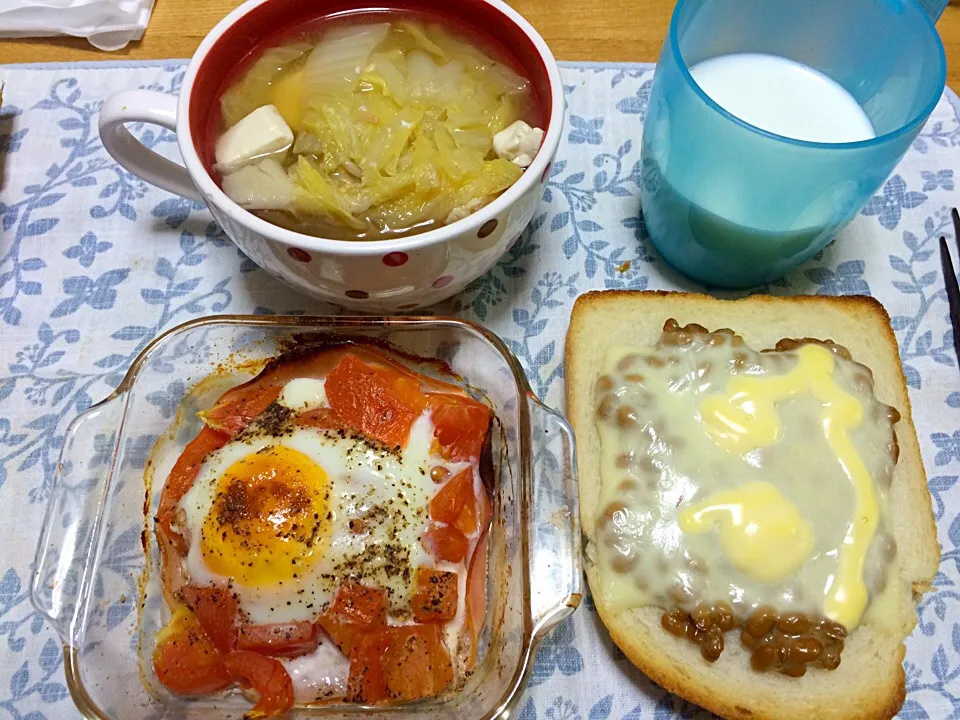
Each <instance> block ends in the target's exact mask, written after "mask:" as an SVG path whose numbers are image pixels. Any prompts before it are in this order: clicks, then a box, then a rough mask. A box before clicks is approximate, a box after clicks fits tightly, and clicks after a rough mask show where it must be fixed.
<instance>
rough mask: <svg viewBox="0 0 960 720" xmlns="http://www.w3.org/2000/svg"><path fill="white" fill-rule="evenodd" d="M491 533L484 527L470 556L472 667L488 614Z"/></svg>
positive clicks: (468, 612) (468, 581)
mask: <svg viewBox="0 0 960 720" xmlns="http://www.w3.org/2000/svg"><path fill="white" fill-rule="evenodd" d="M489 539H490V535H489V532H488V530H487V528H484V530H483V534H482V535H481V536H480V542H478V543H477V547H476V548H475V549H474V551H473V557H471V558H470V569H469V571H468V572H467V597H466V611H467V631H468V632H469V634H470V655H469V662H468V663H467V667H470V668H472V667H473V666H474V665H475V664H476V662H477V648H478V646H479V642H480V631H481V630H482V629H483V620H484V618H485V617H486V615H487V545H488V543H489Z"/></svg>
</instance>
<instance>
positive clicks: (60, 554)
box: [30, 393, 126, 648]
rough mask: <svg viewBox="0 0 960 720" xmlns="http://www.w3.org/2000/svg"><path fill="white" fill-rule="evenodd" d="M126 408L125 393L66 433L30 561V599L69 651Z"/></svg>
mask: <svg viewBox="0 0 960 720" xmlns="http://www.w3.org/2000/svg"><path fill="white" fill-rule="evenodd" d="M125 405H126V393H122V394H120V395H115V396H113V397H111V398H109V399H107V400H105V401H104V402H102V403H100V404H98V405H95V406H93V407H91V408H89V409H88V410H86V411H85V412H83V413H82V414H81V415H79V416H78V417H77V418H76V419H75V420H74V421H73V422H72V423H71V424H70V427H69V428H68V429H67V433H66V435H65V436H64V440H63V449H62V450H61V451H60V462H59V463H58V464H57V472H56V474H55V475H54V478H53V487H52V488H51V491H50V500H49V503H48V505H47V512H46V515H45V517H44V520H43V533H42V535H41V537H40V542H39V544H38V545H37V553H36V556H35V557H34V561H33V580H32V582H31V585H30V600H31V602H32V603H33V606H34V607H35V608H36V609H37V611H38V612H39V613H40V614H41V615H43V617H44V618H46V620H47V621H48V622H49V623H50V624H51V625H52V626H53V627H54V629H56V631H57V633H58V634H59V635H60V639H61V640H62V641H63V643H64V645H68V646H71V647H74V648H76V647H78V646H79V644H80V641H81V639H82V636H83V631H84V628H83V627H82V624H83V623H82V614H81V613H80V612H79V610H80V609H81V608H83V607H85V605H86V601H87V598H88V596H89V594H90V592H91V591H92V588H93V585H94V582H93V578H92V577H91V574H90V573H91V571H92V567H93V565H94V560H95V557H96V553H97V551H98V547H99V545H100V538H101V534H102V526H101V523H102V517H103V513H102V512H101V510H102V508H103V504H104V502H105V501H106V498H107V496H108V494H109V489H110V481H111V477H112V475H113V465H112V463H111V462H110V458H111V457H115V456H116V450H117V442H118V437H119V432H118V428H120V426H121V420H122V416H123V413H124V406H125Z"/></svg>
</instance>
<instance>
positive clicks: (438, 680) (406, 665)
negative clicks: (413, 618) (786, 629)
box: [380, 625, 453, 700]
mask: <svg viewBox="0 0 960 720" xmlns="http://www.w3.org/2000/svg"><path fill="white" fill-rule="evenodd" d="M388 638H389V640H388V642H387V643H385V648H384V651H383V655H382V656H381V658H380V664H381V667H382V672H383V682H384V685H386V690H387V697H388V698H390V699H391V700H417V699H419V698H424V697H433V696H434V695H436V694H437V693H439V692H440V691H441V690H443V689H444V688H445V687H447V685H449V684H450V682H451V681H452V680H453V666H452V665H451V663H450V655H449V654H447V649H446V648H445V647H444V645H443V630H442V628H441V627H440V626H439V625H406V626H403V627H396V628H390V629H389V632H388Z"/></svg>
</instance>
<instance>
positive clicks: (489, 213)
mask: <svg viewBox="0 0 960 720" xmlns="http://www.w3.org/2000/svg"><path fill="white" fill-rule="evenodd" d="M276 1H277V0H246V2H244V3H243V4H241V5H239V6H237V7H236V8H235V9H234V10H232V11H231V12H230V13H229V14H228V15H226V16H225V17H224V18H223V19H222V20H221V21H220V22H218V23H217V24H216V25H215V26H214V28H213V29H212V30H211V31H210V32H209V33H208V34H207V35H206V37H205V38H204V39H203V41H202V42H201V43H200V46H199V47H198V48H197V51H196V53H195V54H194V56H193V58H192V59H191V61H190V64H189V65H188V67H187V70H186V73H185V74H184V77H183V82H182V84H181V88H180V92H179V96H178V100H177V123H176V124H177V142H178V145H179V149H180V155H181V157H182V159H183V163H184V165H185V166H186V168H187V172H188V173H189V175H190V178H191V180H192V181H193V183H194V184H195V185H196V186H197V189H198V190H199V191H200V194H201V195H202V196H203V197H204V198H205V199H207V200H208V201H209V202H212V203H213V204H214V205H216V207H217V209H218V210H220V211H221V212H223V213H225V214H226V215H227V216H228V217H229V218H230V219H231V220H233V221H234V222H236V223H237V224H239V225H242V226H244V227H246V228H247V229H248V230H251V231H253V232H255V233H257V234H259V235H261V236H263V237H265V238H267V239H269V240H270V241H273V242H277V243H280V244H282V245H285V246H288V247H296V248H301V249H304V250H307V251H311V252H316V253H321V254H322V253H331V254H335V255H347V256H364V255H377V254H382V253H388V252H397V251H412V250H420V249H424V248H427V247H430V246H433V245H438V244H441V243H444V242H446V241H449V240H453V239H455V238H458V237H461V236H467V235H475V234H477V232H478V231H479V229H480V228H481V227H483V225H484V224H486V223H487V222H489V221H490V220H493V219H495V218H497V217H498V216H501V215H503V213H505V212H506V211H507V210H508V209H509V208H510V207H511V206H512V205H514V204H515V203H516V201H517V200H519V199H520V198H521V197H523V195H525V194H526V193H527V192H529V191H530V190H531V189H532V188H533V187H535V186H536V185H537V184H539V183H540V181H541V178H542V176H544V175H545V174H546V172H547V170H548V168H549V166H550V165H551V163H552V162H553V157H554V155H555V154H556V151H557V148H558V147H559V146H560V139H561V135H562V132H563V116H564V105H565V103H564V97H563V82H562V80H561V78H560V68H559V66H558V65H557V61H556V59H555V58H554V56H553V53H552V52H551V50H550V48H549V46H548V45H547V43H546V41H545V40H544V39H543V38H542V37H541V36H540V34H539V33H538V32H537V31H536V30H535V29H534V27H533V26H532V25H531V24H530V23H529V22H528V21H527V20H526V19H525V18H524V17H523V16H522V15H520V13H518V12H517V11H516V10H514V9H513V8H511V7H510V6H509V5H507V4H506V3H505V2H503V1H502V0H476V1H477V2H481V3H483V4H485V5H489V6H491V7H492V8H493V9H495V10H497V11H498V12H499V14H500V16H502V18H503V21H504V22H506V23H512V24H514V25H516V26H517V27H518V28H519V29H520V30H521V31H522V32H523V34H524V35H526V36H527V38H528V39H529V40H530V42H531V43H532V44H533V46H534V48H535V49H536V51H537V54H538V55H539V58H540V60H541V62H542V63H543V66H544V68H545V69H546V73H547V85H548V88H549V93H550V98H549V99H550V116H549V118H547V123H546V128H545V129H544V135H543V141H542V143H541V145H540V149H539V151H538V152H537V154H536V156H535V157H534V159H533V162H532V163H531V164H530V166H529V167H527V168H526V169H525V170H524V172H523V175H521V176H520V177H519V178H518V179H517V181H516V182H514V183H513V185H511V186H510V187H508V188H507V189H506V190H504V191H503V192H502V193H501V194H500V195H499V196H497V197H496V198H495V199H494V200H493V201H492V202H490V203H489V204H487V205H485V206H484V207H482V208H480V209H479V210H477V211H476V212H474V213H471V214H470V215H468V216H467V217H465V218H463V219H461V220H457V221H455V222H452V223H450V224H449V225H444V226H442V227H439V228H436V229H435V230H428V231H426V232H421V233H417V234H413V235H401V236H400V237H396V238H389V239H385V240H340V239H334V238H324V237H318V236H315V235H308V234H306V233H299V232H295V231H293V230H288V229H286V228H283V227H280V226H279V225H275V224H273V223H271V222H268V221H266V220H264V219H262V218H260V217H258V216H257V215H255V214H254V213H252V212H250V211H249V210H245V209H244V208H242V207H240V206H239V205H238V204H237V203H235V202H234V201H233V200H231V199H230V198H229V197H228V196H227V195H226V193H224V192H223V190H222V189H221V188H220V186H219V185H218V184H217V182H216V181H214V179H213V178H212V177H211V175H210V173H209V172H208V171H207V168H206V167H205V166H204V163H203V161H202V160H201V159H200V154H199V152H198V150H197V146H196V139H195V138H194V136H193V132H192V127H191V123H190V106H191V102H190V98H191V95H192V91H193V88H194V84H195V82H196V80H197V75H198V73H199V71H200V69H201V68H202V67H203V62H204V59H205V58H206V56H207V53H208V52H209V51H210V50H211V48H212V47H213V46H214V44H216V42H217V41H218V40H219V39H220V37H221V36H222V35H223V34H224V33H225V32H226V31H227V30H228V29H229V28H230V27H231V26H232V25H234V24H235V23H236V22H237V21H238V20H239V19H240V18H242V17H243V16H245V15H247V14H248V13H250V12H252V11H253V10H255V9H256V8H258V7H260V6H261V5H264V4H266V3H270V2H276ZM367 9H369V10H378V9H380V7H379V6H378V4H377V2H376V0H363V2H358V7H357V8H356V10H357V11H363V10H367Z"/></svg>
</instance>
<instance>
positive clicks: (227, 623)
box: [183, 585, 237, 652]
mask: <svg viewBox="0 0 960 720" xmlns="http://www.w3.org/2000/svg"><path fill="white" fill-rule="evenodd" d="M183 601H184V602H185V603H186V604H187V607H189V608H190V609H191V610H193V614H194V615H196V616H197V620H198V621H199V622H200V626H201V627H202V628H203V631H204V632H205V633H206V634H207V637H209V638H210V640H211V641H213V644H214V645H216V646H217V649H218V650H219V651H220V652H230V651H231V650H233V649H234V648H235V647H236V645H237V599H236V597H235V596H234V594H233V593H232V592H230V591H229V590H227V589H225V588H218V587H210V586H200V585H187V586H186V587H185V588H183Z"/></svg>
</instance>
